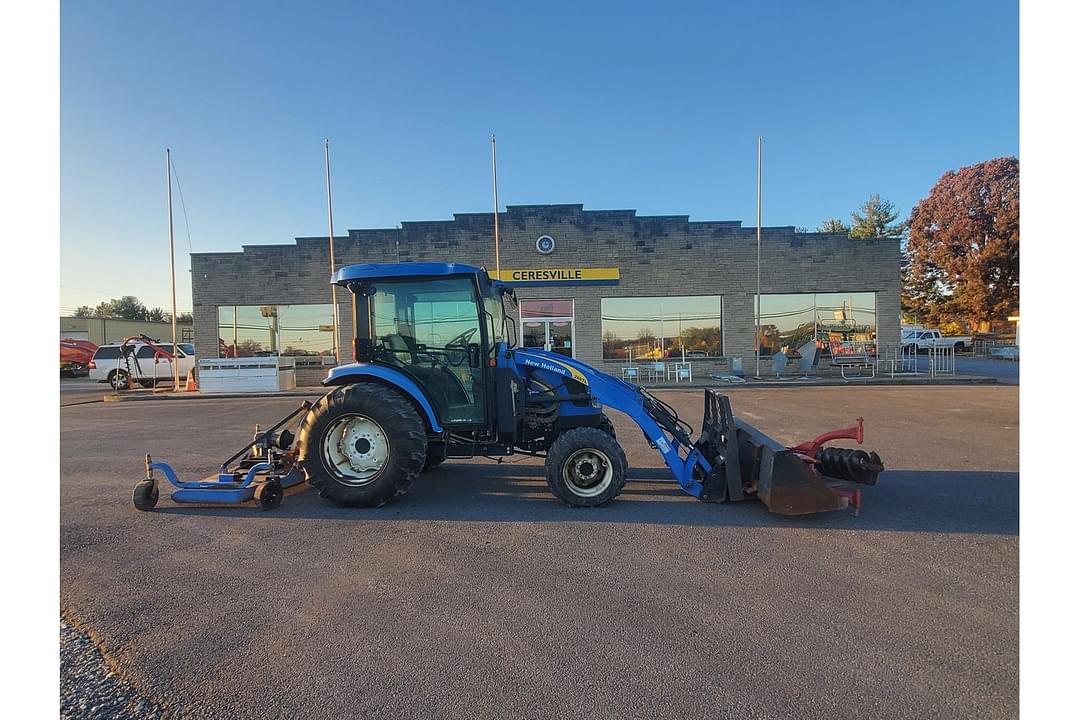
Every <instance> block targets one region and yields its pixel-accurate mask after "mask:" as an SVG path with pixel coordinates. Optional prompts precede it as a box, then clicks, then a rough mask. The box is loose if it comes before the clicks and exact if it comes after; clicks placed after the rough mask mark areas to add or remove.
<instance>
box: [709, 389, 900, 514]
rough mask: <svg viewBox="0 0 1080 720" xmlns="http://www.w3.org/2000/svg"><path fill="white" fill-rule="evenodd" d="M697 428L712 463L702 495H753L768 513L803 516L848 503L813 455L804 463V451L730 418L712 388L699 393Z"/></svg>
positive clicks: (712, 499)
mask: <svg viewBox="0 0 1080 720" xmlns="http://www.w3.org/2000/svg"><path fill="white" fill-rule="evenodd" d="M702 430H703V432H702V436H701V439H700V440H699V441H698V442H697V443H696V447H698V448H699V449H700V450H701V451H702V452H703V454H704V455H705V456H706V458H708V460H709V462H710V464H712V465H713V467H714V470H713V474H712V475H711V476H710V477H708V478H706V479H705V480H704V483H703V485H704V488H705V490H704V493H703V495H702V499H703V500H705V501H707V502H723V501H728V502H733V501H737V500H743V499H745V498H749V497H754V496H757V498H758V499H759V500H761V502H763V503H765V506H766V507H767V508H768V509H769V512H774V513H778V514H780V515H808V514H811V513H818V512H827V511H829V510H841V509H843V508H845V507H847V506H848V498H847V497H846V496H845V495H844V494H842V493H837V492H834V491H833V489H832V487H830V485H829V484H828V482H827V481H826V480H825V478H824V477H823V476H822V475H821V474H820V473H819V472H818V470H817V469H816V463H814V461H813V459H810V461H809V462H808V461H807V458H806V456H805V455H801V454H799V453H797V452H795V451H794V450H792V449H791V448H787V447H784V446H783V445H781V444H780V443H778V442H776V441H775V440H773V439H772V438H771V437H769V436H768V435H766V434H765V433H763V432H761V431H760V430H758V429H757V428H755V427H753V426H752V425H748V424H747V423H745V422H743V421H742V420H738V419H736V418H735V417H734V416H733V415H732V412H731V401H730V400H729V399H728V397H727V396H726V395H724V394H722V393H720V392H719V391H717V390H707V391H706V393H705V417H704V419H703V421H702ZM879 472H880V470H879ZM875 477H876V475H875Z"/></svg>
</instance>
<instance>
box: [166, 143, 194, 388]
mask: <svg viewBox="0 0 1080 720" xmlns="http://www.w3.org/2000/svg"><path fill="white" fill-rule="evenodd" d="M165 182H166V184H167V185H168V186H169V274H170V275H171V276H172V343H173V351H172V356H173V363H172V366H173V392H180V363H178V362H176V253H175V251H174V250H173V217H172V153H170V152H169V148H165ZM189 372H190V371H189Z"/></svg>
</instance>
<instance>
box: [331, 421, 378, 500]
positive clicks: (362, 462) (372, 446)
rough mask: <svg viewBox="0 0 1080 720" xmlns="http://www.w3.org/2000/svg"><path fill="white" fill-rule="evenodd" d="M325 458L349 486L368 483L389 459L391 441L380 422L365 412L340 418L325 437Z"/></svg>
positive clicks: (341, 480)
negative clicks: (364, 413)
mask: <svg viewBox="0 0 1080 720" xmlns="http://www.w3.org/2000/svg"><path fill="white" fill-rule="evenodd" d="M322 454H323V459H324V460H325V461H326V465H327V467H328V468H330V469H331V470H333V471H334V473H335V474H336V475H337V476H338V481H339V482H343V483H345V484H346V485H367V484H368V483H370V482H373V481H374V480H375V478H377V477H378V476H379V474H380V473H381V472H382V470H383V468H384V467H386V463H387V461H388V460H389V459H390V440H389V438H387V436H386V433H385V432H384V431H383V429H382V427H380V426H379V424H378V423H377V422H375V421H374V420H372V419H371V418H369V417H367V416H365V415H345V416H343V417H340V418H338V419H337V420H336V421H334V423H333V424H332V425H331V426H330V429H329V431H327V433H326V435H324V436H323V442H322Z"/></svg>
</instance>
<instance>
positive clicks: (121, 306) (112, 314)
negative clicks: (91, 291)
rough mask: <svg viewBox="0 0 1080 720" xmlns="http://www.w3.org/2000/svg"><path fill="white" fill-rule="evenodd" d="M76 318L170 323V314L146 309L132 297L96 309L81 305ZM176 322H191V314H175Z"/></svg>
mask: <svg viewBox="0 0 1080 720" xmlns="http://www.w3.org/2000/svg"><path fill="white" fill-rule="evenodd" d="M75 317H77V318H110V319H116V320H143V321H146V322H172V313H169V312H166V311H165V310H162V309H161V308H159V307H153V308H148V307H146V305H144V304H143V303H142V301H141V300H139V298H137V297H135V296H134V295H125V296H123V297H121V298H113V299H112V300H108V301H106V302H102V303H98V305H97V307H93V308H92V307H90V306H89V305H81V306H80V307H79V308H78V309H76V310H75ZM176 321H177V322H188V323H190V322H192V317H191V313H189V312H183V313H177V315H176Z"/></svg>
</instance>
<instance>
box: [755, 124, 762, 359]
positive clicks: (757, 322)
mask: <svg viewBox="0 0 1080 720" xmlns="http://www.w3.org/2000/svg"><path fill="white" fill-rule="evenodd" d="M763 142H764V140H763V138H762V137H761V136H760V135H759V136H758V139H757V300H756V302H755V303H754V305H755V307H754V377H757V378H760V377H761V145H762V143H763Z"/></svg>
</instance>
